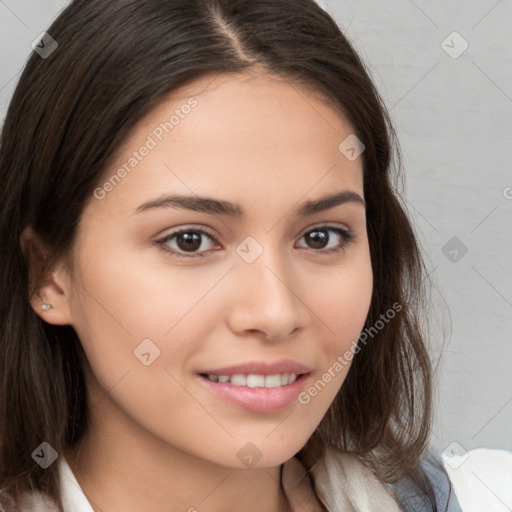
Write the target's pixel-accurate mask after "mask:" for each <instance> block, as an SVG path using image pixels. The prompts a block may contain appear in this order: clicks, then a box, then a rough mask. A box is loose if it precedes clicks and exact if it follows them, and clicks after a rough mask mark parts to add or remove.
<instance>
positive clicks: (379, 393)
mask: <svg viewBox="0 0 512 512" xmlns="http://www.w3.org/2000/svg"><path fill="white" fill-rule="evenodd" d="M48 33H49V34H50V36H51V37H52V38H53V39H55V40H56V41H57V43H58V47H57V48H56V49H55V51H53V53H51V54H50V55H46V58H42V57H41V56H40V55H38V54H37V53H35V52H34V53H33V54H32V55H31V56H30V58H29V59H28V62H27V64H26V67H25V69H24V71H23V74H22V76H21V78H20V80H19V83H18V85H17V87H16V90H15V92H14V96H13V98H12V101H11V103H10V105H9V109H8V112H7V116H6V119H5V125H4V128H3V132H2V136H1V147H0V183H2V187H1V190H0V240H1V243H2V251H1V253H0V289H1V290H2V295H1V298H0V352H1V354H2V357H1V360H0V505H3V506H7V507H14V508H13V510H15V509H16V508H15V507H16V500H17V497H18V496H19V495H20V493H22V492H23V491H25V490H28V489H31V488H32V489H35V490H41V491H43V492H44V493H47V494H48V495H49V496H50V497H51V498H53V499H54V500H55V501H56V502H57V503H58V505H59V507H62V504H61V502H60V488H59V481H58V473H57V465H56V464H53V465H51V466H50V467H48V468H47V469H42V468H41V467H39V466H38V465H37V464H36V463H35V462H34V460H33V458H32V456H31V454H32V452H33V450H34V449H35V448H36V447H38V446H39V445H40V444H41V442H43V441H46V442H48V443H49V444H50V445H51V446H52V447H53V448H54V449H55V450H56V451H57V452H58V453H62V451H63V448H64V447H65V446H75V445H76V444H77V443H78V442H79V441H80V439H81V437H82V435H83V434H84V432H85V430H86V429H87V418H88V415H87V400H86V387H85V381H84V373H83V368H84V366H83V365H84V364H86V361H85V359H84V358H85V355H84V352H83V349H82V346H81V344H80V340H79V339H78V337H77V335H76V332H75V331H74V329H73V328H72V327H71V326H54V325H50V324H47V323H45V322H43V321H42V320H41V319H40V318H39V317H38V316H37V315H36V314H35V312H34V311H33V309H32V307H31V305H30V303H29V297H30V294H31V293H33V292H34V291H35V289H37V282H38V276H40V275H42V273H43V271H45V270H47V269H48V268H51V267H50V266H51V264H52V262H53V261H55V260H56V259H58V258H60V257H62V256H64V255H66V254H68V253H69V251H70V249H71V248H72V247H73V242H74V239H75V235H76V230H77V225H78V222H79V219H80V215H81V212H82V211H83V208H84V206H85V205H86V203H87V201H88V200H90V198H91V195H92V192H93V190H94V187H95V186H96V185H97V183H99V182H100V180H101V177H102V174H103V173H104V172H105V169H106V168H107V166H108V163H109V161H110V158H111V157H112V155H113V154H114V151H116V149H117V148H119V147H120V144H121V143H122V141H123V140H124V139H125V138H126V136H127V134H128V133H129V132H130V130H131V129H132V128H133V127H134V125H135V124H136V123H137V121H139V120H140V119H141V118H142V117H143V116H144V115H145V114H147V113H148V112H149V111H150V110H151V109H152V108H153V107H154V106H155V105H156V104H157V103H158V102H159V101H160V100H161V99H162V98H163V96H164V95H165V94H166V93H168V92H170V91H172V90H173V89H175V88H176V87H178V86H180V85H182V84H184V83H186V82H189V81H192V80H194V79H196V78H198V77H200V76H202V75H204V74H207V73H237V72H241V71H243V70H246V69H249V68H251V66H260V67H261V68H263V69H264V70H266V71H267V72H268V73H270V74H273V75H279V76H281V77H284V78H285V79H286V80H288V81H289V83H290V84H298V85H300V86H303V87H308V88H310V89H311V90H313V91H316V92H317V93H318V95H319V96H322V97H323V98H327V99H328V100H329V101H330V103H331V106H332V107H333V108H339V109H340V111H343V112H344V114H345V115H346V116H347V117H348V119H349V121H350V123H351V125H352V126H353V127H354V130H355V133H356V135H357V137H358V138H359V139H360V140H361V141H363V143H364V144H365V151H364V153H363V166H364V195H365V198H366V203H367V211H366V215H367V231H368V237H369V244H370V253H371V263H372V270H373V275H374V289H373V294H372V301H371V306H370V311H369V314H368V317H367V320H366V323H365V330H366V329H371V328H372V327H373V328H374V330H375V327H374V326H375V324H376V323H377V322H378V321H379V320H380V319H381V315H382V314H383V313H385V312H386V311H388V310H390V309H393V310H395V316H394V318H393V320H392V321H389V322H385V323H384V325H383V327H382V328H380V329H379V331H378V334H376V335H375V337H374V338H373V339H371V340H370V341H369V342H364V343H363V342H361V341H362V340H360V344H359V348H358V350H359V353H358V354H357V355H356V356H355V358H354V360H353V364H352V367H351V370H350V372H349V373H348V376H347V378H346V380H345V382H344V384H343V386H342V388H341V390H340V392H339V393H338V395H337V396H336V398H335V400H334V401H333V403H332V405H331V407H330V409H329V410H328V412H327V414H326V415H325V417H324V418H323V420H322V421H321V423H320V425H319V426H318V428H317V429H316V431H315V432H314V434H313V435H312V436H311V438H310V439H309V440H308V442H307V443H306V445H305V446H304V447H303V448H302V450H301V451H300V452H299V453H298V454H297V456H298V457H299V458H300V460H301V461H302V462H303V463H304V465H305V466H306V469H307V470H308V471H309V470H311V468H312V467H313V466H314V465H315V464H316V463H317V462H318V460H319V458H320V457H321V456H322V454H323V452H324V450H325V447H326V446H335V447H338V448H339V449H341V450H343V451H346V452H352V453H354V454H356V455H357V456H358V457H359V458H360V459H361V460H362V461H363V462H365V463H366V464H368V465H369V466H370V468H371V469H372V470H373V471H374V473H375V474H376V475H377V476H378V478H380V479H381V480H382V481H383V482H386V483H390V484H392V483H393V482H398V481H399V480H400V479H402V478H410V479H412V480H413V481H414V482H415V483H417V485H418V491H419V492H420V493H422V494H424V495H425V496H426V497H427V499H428V500H429V502H430V503H431V506H432V509H433V510H437V508H436V504H435V499H434V493H433V489H432V487H431V486H430V484H429V482H428V479H426V475H425V473H424V472H423V470H422V468H421V467H420V463H421V461H422V460H423V457H424V456H425V454H426V453H427V448H428V441H429V436H430V428H431V421H432V418H431V416H432V367H431V362H430V360H429V356H428V353H427V350H426V345H425V338H424V334H423V331H422V325H421V314H422V312H423V309H422V308H423V306H424V304H425V302H424V297H425V293H426V288H425V286H424V283H425V276H426V273H425V268H424V263H423V261H422V258H421V256H420V251H419V247H418V244H417V242H416V237H415V234H414V230H413V228H412V226H411V223H410V222H409V220H408V215H407V211H406V209H405V207H404V202H403V201H402V200H401V198H400V192H399V184H400V174H399V172H400V167H401V166H400V160H399V150H398V145H397V143H396V140H395V136H394V131H393V128H392V125H391V122H390V119H389V116H388V114H387V112H386V109H385V107H384V105H383V102H382V100H381V98H380V97H379V94H378V92H377V91H376V89H375V87H374V85H373V83H372V81H371V79H370V77H369V74H368V72H367V70H366V68H365V65H364V64H363V62H362V61H361V60H360V58H359V57H358V56H357V54H356V52H355V51H354V50H353V48H352V46H351V44H350V43H349V41H348V40H347V38H346V37H345V36H344V35H343V34H342V32H341V31H340V29H339V27H338V26H337V25H336V23H335V22H334V20H333V19H332V18H331V17H330V16H329V15H328V14H327V13H326V12H325V11H324V10H323V9H321V8H320V7H319V6H318V5H317V4H316V3H315V2H314V1H313V0H152V1H147V0H109V1H104V0H75V1H74V2H72V3H71V4H70V5H69V6H68V7H67V8H66V9H65V10H64V11H63V12H62V13H61V14H60V15H59V16H58V18H57V19H56V21H55V22H54V23H53V24H52V25H51V27H50V28H49V29H48ZM340 142H341V141H340ZM29 225H30V226H32V227H33V229H34V231H35V232H36V233H37V234H38V235H39V236H40V237H41V239H42V240H44V242H45V243H46V245H47V246H48V247H49V248H50V249H51V253H50V254H48V255H47V259H46V260H44V261H43V260H42V259H41V256H40V255H37V254H32V255H31V253H30V251H28V252H27V254H23V253H22V251H21V249H20V243H19V237H20V234H21V232H22V231H23V229H24V228H25V227H26V226H29ZM37 262H39V263H40V265H41V268H39V269H36V270H30V269H32V268H33V266H34V264H37ZM397 303H398V304H399V305H400V306H401V308H400V310H399V311H397V309H398V308H393V304H397ZM382 323H383V322H382V321H381V324H382ZM313 483H314V482H313Z"/></svg>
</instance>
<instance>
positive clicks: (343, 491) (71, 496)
mask: <svg viewBox="0 0 512 512" xmlns="http://www.w3.org/2000/svg"><path fill="white" fill-rule="evenodd" d="M56 463H57V464H59V474H60V482H61V492H62V497H63V505H64V509H65V511H66V512H94V511H93V508H92V507H91V505H90V503H89V501H88V500H87V498H86V496H85V494H84V493H83V491H82V488H81V487H80V485H79V483H78V481H77V479H76V478H75V475H74V474H73V472H72V470H71V468H70V467H69V464H68V463H67V461H66V459H65V458H64V457H59V459H58V461H57V462H56ZM312 473H313V475H314V478H315V482H316V485H317V488H318V493H319V495H320V497H321V499H322V500H323V502H324V504H325V505H326V508H327V510H328V511H329V512H382V511H385V512H399V510H400V509H399V507H398V505H397V504H396V502H395V501H394V499H393V498H392V497H391V492H390V490H388V487H387V486H386V485H384V484H382V483H381V482H380V481H379V480H378V479H377V478H376V477H375V476H374V475H373V473H372V472H371V470H370V469H369V468H368V467H367V466H365V465H364V464H362V463H361V462H359V461H358V460H357V459H356V458H355V457H353V456H350V455H348V454H344V453H341V452H339V451H335V450H334V449H328V450H327V451H326V455H325V457H324V458H323V459H322V461H320V463H319V464H317V465H316V466H315V468H313V469H312ZM305 474H306V471H305V468H304V466H303V465H302V464H301V462H300V461H299V460H298V459H297V458H295V457H292V458H291V459H289V460H288V461H286V462H285V463H284V465H283V469H282V483H283V488H284V491H285V494H286V496H287V498H288V501H289V502H290V504H291V506H292V508H293V509H294V511H297V512H320V511H321V510H322V509H321V507H320V505H319V503H318V501H317V499H316V496H315V495H314V493H313V490H312V488H311V486H310V485H309V481H308V479H303V476H305ZM100 508H101V507H100ZM23 510H24V511H26V512H57V509H56V505H55V504H54V503H52V502H50V501H49V500H48V499H44V498H43V497H42V495H41V494H40V493H32V494H28V493H27V494H26V499H25V501H24V509H23Z"/></svg>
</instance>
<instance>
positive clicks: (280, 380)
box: [207, 373, 297, 388]
mask: <svg viewBox="0 0 512 512" xmlns="http://www.w3.org/2000/svg"><path fill="white" fill-rule="evenodd" d="M207 377H208V379H210V380H211V381H213V382H220V383H227V382H229V383H230V384H232V385H233V386H246V387H249V388H279V387H281V386H286V385H287V384H291V383H292V382H295V380H296V379H297V374H296V373H282V374H279V373H278V374H276V375H255V374H250V375H242V374H235V375H231V376H229V375H210V374H207Z"/></svg>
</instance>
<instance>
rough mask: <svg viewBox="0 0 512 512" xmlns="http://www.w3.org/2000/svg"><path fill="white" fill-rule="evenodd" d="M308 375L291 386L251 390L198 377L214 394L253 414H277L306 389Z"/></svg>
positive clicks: (302, 376)
mask: <svg viewBox="0 0 512 512" xmlns="http://www.w3.org/2000/svg"><path fill="white" fill-rule="evenodd" d="M307 376H308V374H307V373H306V374H302V375H300V376H298V377H297V379H296V380H295V381H294V382H292V383H291V384H287V385H286V386H280V387H278V388H249V387H247V386H234V385H233V384H230V383H229V382H226V383H222V382H213V381H212V380H210V379H208V378H207V377H202V376H201V375H198V377H199V379H200V380H201V381H202V382H203V383H204V385H206V386H207V387H208V389H209V390H210V391H212V392H213V393H215V394H217V395H219V396H221V397H222V398H225V399H226V400H228V401H229V402H231V403H234V404H235V405H238V406H239V407H242V408H243V409H246V410H248V411H253V412H275V411H279V410H280V409H284V408H285V407H287V406H288V405H290V404H292V403H293V402H294V401H295V400H296V399H297V397H298V395H299V394H300V392H301V391H302V390H303V389H304V382H305V380H306V378H307Z"/></svg>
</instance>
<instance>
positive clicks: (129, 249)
mask: <svg viewBox="0 0 512 512" xmlns="http://www.w3.org/2000/svg"><path fill="white" fill-rule="evenodd" d="M392 161H393V131H392V128H391V124H390V122H389V119H388V116H387V114H386V111H385V108H384V107H383V105H382V103H381V101H380V98H379V96H378V93H377V92H376V90H375V88H374V86H373V84H372V82H371V80H370V78H369V77H368V74H367V73H366V71H365V67H364V65H363V64H362V62H361V61H360V59H359V58H358V56H357V55H356V54H355V52H354V50H353V49H352V48H351V46H350V44H349V43H348V41H347V40H346V38H345V37H344V36H343V35H342V34H341V32H340V30H339V28H338V27H337V26H336V24H335V22H334V21H333V20H332V18H330V16H329V15H328V14H327V13H326V12H325V11H323V10H322V9H321V8H319V7H318V6H317V5H316V4H315V3H314V2H313V1H311V0H279V1H276V0H258V1H254V0H251V1H248V0H236V1H233V0H230V1H228V0H194V1H190V0H187V1H185V0H152V1H146V0H143V1H141V0H111V1H109V2H104V1H101V0H78V1H75V2H73V3H72V4H71V5H70V6H69V7H68V8H67V9H65V10H64V11H63V13H62V14H61V15H60V16H59V17H58V19H57V20H56V21H55V22H54V24H53V25H52V26H51V27H50V28H49V30H48V34H47V35H45V36H44V37H43V38H42V40H41V43H40V44H39V45H37V46H36V48H35V53H34V54H33V55H32V56H31V58H30V59H29V61H28V63H27V66H26V69H25V70H24V73H23V75H22V77H21V79H20V82H19V84H18V86H17V89H16V91H15V94H14V96H13V99H12V102H11V104H10V107H9V111H8V113H7V117H6V120H5V126H4V130H3V133H2V149H1V153H0V173H1V179H2V182H3V183H4V188H3V191H2V201H1V205H2V206H1V208H2V210H1V224H0V231H1V236H2V240H3V242H4V251H3V253H2V265H1V269H2V270H1V272H2V274H1V279H2V282H1V286H2V290H3V295H2V306H1V321H2V338H1V350H2V356H3V357H2V363H1V364H2V367H1V374H2V388H1V389H2V391H1V399H0V400H1V402H0V403H1V407H2V414H1V418H2V419H1V420H0V421H1V422H2V423H1V429H0V430H1V433H0V460H1V465H0V466H1V472H2V473H1V479H0V481H1V491H2V492H1V495H0V496H1V500H2V506H3V507H4V509H5V510H39V509H40V510H68V511H71V510H87V511H89V512H90V511H103V510H109V511H118V510H119V511H120V510H122V511H124V512H131V511H132V510H133V511H135V510H137V511H139V510H152V511H164V510H165V511H167V512H168V511H173V512H174V511H180V510H189V511H193V510H197V511H201V512H202V511H216V510H235V509H236V510H244V511H246V512H248V511H252V510H266V511H288V510H312V511H313V510H315V511H316V510H328V511H338V510H340V511H341V510H365V511H366V510H368V511H369V510H372V511H373V510H390V511H391V510H445V509H449V510H459V509H458V508H457V503H456V500H455V497H454V496H452V497H451V498H450V499H449V494H450V485H449V481H448V480H447V479H446V476H445V475H443V474H442V467H441V466H440V464H439V461H437V463H436V461H435V457H432V456H431V454H429V453H428V440H429V429H430V424H431V414H432V402H431V393H432V389H431V378H432V375H431V373H432V369H431V366H430V362H429V358H428V354H427V352H426V348H425V342H424V337H423V333H422V330H421V321H420V317H421V316H422V315H423V313H424V311H423V309H422V308H423V302H422V299H423V297H424V288H423V286H422V283H423V280H424V267H423V263H422V260H421V257H420V253H419V250H418V246H417V243H416V239H415V236H414V231H413V229H412V227H411V225H410V223H409V220H408V218H407V215H406V213H405V210H404V207H403V206H402V205H401V202H400V200H399V198H398V192H397V191H396V190H395V189H394V187H393V180H394V175H393V172H394V171H395V170H397V169H398V166H393V165H392ZM448 500H449V502H448ZM38 507H39V508H38Z"/></svg>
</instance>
